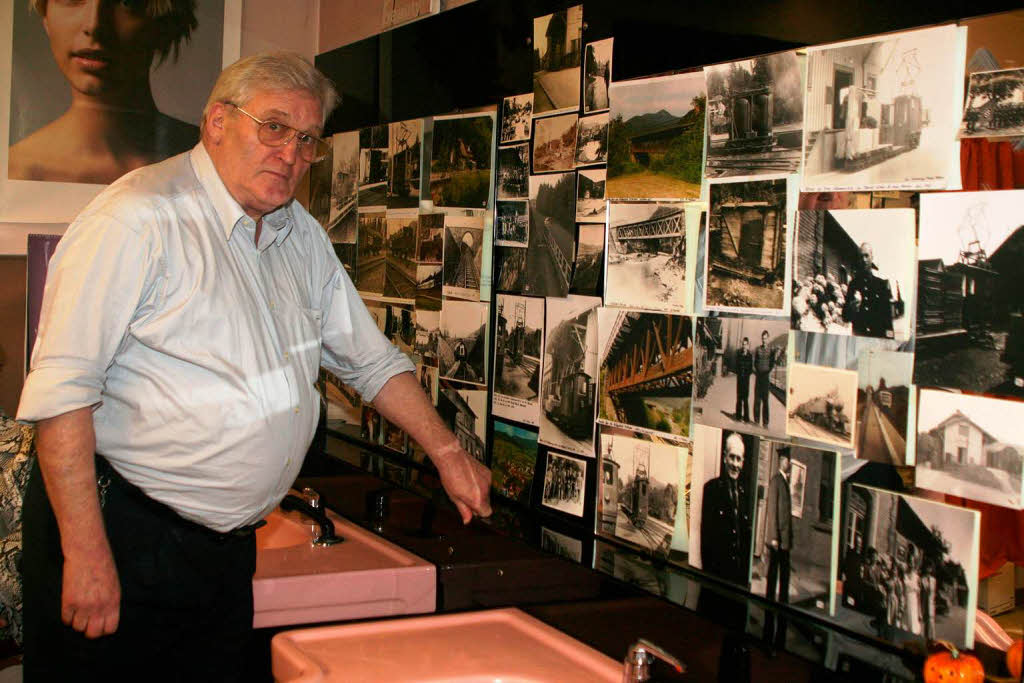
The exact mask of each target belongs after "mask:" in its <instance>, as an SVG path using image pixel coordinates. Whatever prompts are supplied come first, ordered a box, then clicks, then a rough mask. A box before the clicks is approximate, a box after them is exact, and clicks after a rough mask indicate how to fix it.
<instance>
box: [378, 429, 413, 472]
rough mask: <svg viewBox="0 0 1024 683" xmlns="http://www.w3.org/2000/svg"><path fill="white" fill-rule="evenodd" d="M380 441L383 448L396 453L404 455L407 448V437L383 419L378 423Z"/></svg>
mask: <svg viewBox="0 0 1024 683" xmlns="http://www.w3.org/2000/svg"><path fill="white" fill-rule="evenodd" d="M380 441H381V445H382V446H384V448H387V449H388V450H391V451H394V452H396V453H405V451H406V449H408V447H409V435H408V434H406V433H405V432H403V431H402V428H401V427H399V426H398V425H396V424H392V423H391V422H389V421H388V420H386V419H384V418H381V421H380ZM385 462H386V461H385Z"/></svg>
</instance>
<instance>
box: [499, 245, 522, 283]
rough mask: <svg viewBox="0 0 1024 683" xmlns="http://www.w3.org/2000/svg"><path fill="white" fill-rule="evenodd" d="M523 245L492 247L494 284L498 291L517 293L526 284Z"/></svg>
mask: <svg viewBox="0 0 1024 683" xmlns="http://www.w3.org/2000/svg"><path fill="white" fill-rule="evenodd" d="M526 256H527V249H526V248H525V247H502V246H496V247H494V286H495V288H496V289H497V290H498V291H499V292H509V293H512V294H519V293H521V292H522V291H523V288H524V287H525V286H526V260H527V259H526Z"/></svg>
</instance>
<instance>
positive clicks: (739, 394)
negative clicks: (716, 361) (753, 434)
mask: <svg viewBox="0 0 1024 683" xmlns="http://www.w3.org/2000/svg"><path fill="white" fill-rule="evenodd" d="M749 397H750V375H736V419H737V420H746V421H747V422H749V421H750V403H749Z"/></svg>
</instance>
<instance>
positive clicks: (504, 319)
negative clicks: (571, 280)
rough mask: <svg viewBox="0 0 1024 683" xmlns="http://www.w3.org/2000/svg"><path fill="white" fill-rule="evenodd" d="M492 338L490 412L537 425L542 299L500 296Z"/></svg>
mask: <svg viewBox="0 0 1024 683" xmlns="http://www.w3.org/2000/svg"><path fill="white" fill-rule="evenodd" d="M495 335H496V338H495V347H494V405H493V412H494V414H495V415H496V416H499V417H505V418H508V419H510V420H515V421H517V422H524V423H526V424H529V425H534V426H537V424H538V420H539V419H540V402H539V397H540V358H541V344H542V341H543V336H544V300H543V299H536V298H533V297H525V296H513V295H510V294H499V295H498V318H497V325H496V328H495Z"/></svg>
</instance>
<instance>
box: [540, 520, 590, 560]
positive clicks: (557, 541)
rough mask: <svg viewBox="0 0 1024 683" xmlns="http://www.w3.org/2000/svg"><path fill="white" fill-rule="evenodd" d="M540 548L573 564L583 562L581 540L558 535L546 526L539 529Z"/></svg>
mask: <svg viewBox="0 0 1024 683" xmlns="http://www.w3.org/2000/svg"><path fill="white" fill-rule="evenodd" d="M540 548H541V550H546V551H548V552H549V553H554V554H555V555H557V556H558V557H564V558H565V559H567V560H572V561H573V562H578V563H582V562H583V540H582V539H580V538H574V537H572V536H568V535H566V534H562V533H559V532H557V531H554V530H553V529H549V528H547V527H546V526H542V527H541V528H540Z"/></svg>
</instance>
